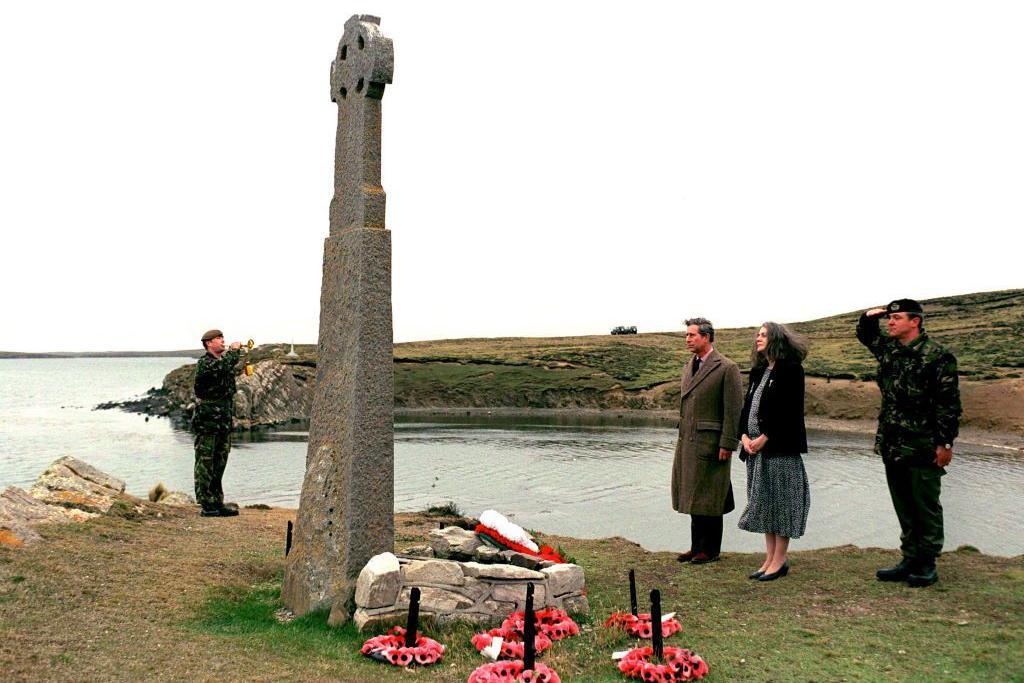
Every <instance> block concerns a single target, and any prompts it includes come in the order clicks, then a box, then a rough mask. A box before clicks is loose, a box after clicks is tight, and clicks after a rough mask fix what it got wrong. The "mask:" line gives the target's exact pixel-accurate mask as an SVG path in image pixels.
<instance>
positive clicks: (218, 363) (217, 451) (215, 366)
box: [192, 351, 241, 510]
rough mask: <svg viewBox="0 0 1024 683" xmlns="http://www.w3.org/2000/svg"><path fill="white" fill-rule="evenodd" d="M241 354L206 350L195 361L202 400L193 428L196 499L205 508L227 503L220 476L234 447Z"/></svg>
mask: <svg viewBox="0 0 1024 683" xmlns="http://www.w3.org/2000/svg"><path fill="white" fill-rule="evenodd" d="M240 355H241V354H240V353H239V352H238V351H226V352H225V353H224V354H223V355H222V356H221V357H220V358H214V357H213V355H212V354H209V353H207V354H206V355H205V356H203V357H202V358H200V359H199V362H198V363H196V381H195V394H196V398H197V399H199V401H198V404H197V405H196V411H195V414H194V415H193V417H192V431H194V432H195V435H196V441H195V444H196V468H195V483H196V501H197V502H198V503H199V504H200V505H202V506H203V509H204V510H214V509H217V508H220V507H222V506H223V505H224V491H223V489H222V488H221V478H222V477H223V476H224V468H225V467H227V464H228V453H229V452H230V451H231V428H232V418H233V416H234V400H235V364H236V363H237V362H238V358H239V356H240Z"/></svg>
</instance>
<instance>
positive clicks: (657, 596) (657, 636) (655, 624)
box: [651, 588, 665, 662]
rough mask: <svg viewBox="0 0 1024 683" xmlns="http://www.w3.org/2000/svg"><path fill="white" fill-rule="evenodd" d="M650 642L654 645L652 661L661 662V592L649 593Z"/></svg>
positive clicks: (663, 644) (662, 646)
mask: <svg viewBox="0 0 1024 683" xmlns="http://www.w3.org/2000/svg"><path fill="white" fill-rule="evenodd" d="M651 641H652V643H653V645H654V659H655V661H659V662H660V661H661V656H662V655H663V654H665V643H664V642H663V641H662V639H661V591H659V590H658V589H657V588H655V589H654V590H652V591H651Z"/></svg>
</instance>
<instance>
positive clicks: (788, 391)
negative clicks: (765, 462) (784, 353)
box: [740, 361, 807, 455]
mask: <svg viewBox="0 0 1024 683" xmlns="http://www.w3.org/2000/svg"><path fill="white" fill-rule="evenodd" d="M766 370H768V366H761V367H758V368H753V369H752V370H751V371H750V386H748V387H747V396H746V398H745V399H744V401H743V412H742V413H741V414H740V434H747V435H748V436H749V435H750V434H749V432H748V430H747V422H748V418H749V417H750V402H751V401H752V400H753V398H754V389H756V388H757V385H758V384H760V383H761V378H762V377H763V376H764V373H765V371H766ZM757 424H758V426H759V427H760V429H761V433H762V434H765V435H767V437H768V441H766V442H765V444H764V448H762V449H761V453H763V454H765V455H771V454H773V453H806V452H807V429H806V428H805V427H804V367H803V366H802V365H801V364H800V363H797V362H792V361H778V362H776V363H775V367H773V368H772V370H771V376H769V378H768V384H767V385H766V386H765V388H764V392H762V394H761V404H760V408H759V409H758V411H757ZM741 455H742V454H741Z"/></svg>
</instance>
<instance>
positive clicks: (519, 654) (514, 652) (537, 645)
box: [471, 628, 551, 659]
mask: <svg viewBox="0 0 1024 683" xmlns="http://www.w3.org/2000/svg"><path fill="white" fill-rule="evenodd" d="M496 637H500V638H501V639H502V641H501V651H500V652H499V653H498V657H499V658H500V659H522V658H523V656H524V655H525V654H526V643H525V642H524V641H523V636H522V634H521V633H519V632H518V631H515V630H512V629H506V628H492V629H491V630H490V631H487V632H486V633H477V634H476V635H475V636H473V638H472V641H471V642H472V643H473V647H475V648H476V651H477V652H482V651H483V649H484V648H486V647H487V646H489V645H490V644H491V641H493V640H494V639H495V638H496ZM549 647H551V639H550V638H548V637H547V636H546V635H544V634H543V633H539V632H538V633H537V635H536V637H535V638H534V639H533V648H534V652H536V653H537V654H540V653H541V652H543V651H544V650H546V649H548V648H549Z"/></svg>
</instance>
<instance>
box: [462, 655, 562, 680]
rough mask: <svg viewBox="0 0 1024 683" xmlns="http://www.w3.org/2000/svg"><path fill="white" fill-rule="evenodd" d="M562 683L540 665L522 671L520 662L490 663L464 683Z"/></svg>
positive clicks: (553, 672) (546, 668)
mask: <svg viewBox="0 0 1024 683" xmlns="http://www.w3.org/2000/svg"><path fill="white" fill-rule="evenodd" d="M517 681H521V682H522V683H562V679H561V678H559V677H558V674H557V673H555V670H554V669H551V668H549V667H546V666H544V665H543V664H541V663H539V662H538V663H536V664H534V665H533V668H532V669H527V670H525V671H524V670H523V662H522V660H518V659H516V660H513V661H509V662H505V661H503V662H492V663H490V664H484V665H483V666H481V667H478V668H477V669H476V671H474V672H473V673H471V674H470V675H469V680H468V681H466V683H515V682H517Z"/></svg>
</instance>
